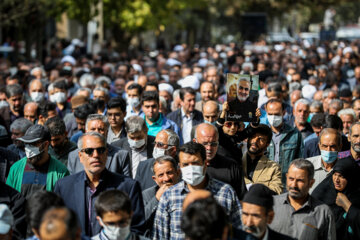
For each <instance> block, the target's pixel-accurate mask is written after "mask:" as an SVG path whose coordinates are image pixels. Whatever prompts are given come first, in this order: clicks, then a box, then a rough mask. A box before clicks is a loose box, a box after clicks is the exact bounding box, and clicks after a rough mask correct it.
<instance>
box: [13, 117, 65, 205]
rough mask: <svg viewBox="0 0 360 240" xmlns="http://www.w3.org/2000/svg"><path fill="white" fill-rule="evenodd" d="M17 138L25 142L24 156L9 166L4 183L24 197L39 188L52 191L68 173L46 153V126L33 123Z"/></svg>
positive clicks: (48, 141) (47, 135) (47, 133)
mask: <svg viewBox="0 0 360 240" xmlns="http://www.w3.org/2000/svg"><path fill="white" fill-rule="evenodd" d="M18 140H20V141H22V142H24V144H25V153H26V157H24V158H22V159H21V160H19V161H17V162H16V163H14V165H12V166H11V168H10V173H9V176H8V179H7V180H6V184H7V185H9V186H10V187H13V188H15V189H16V190H17V191H19V192H20V193H21V194H22V195H23V196H24V197H25V198H29V197H30V196H31V195H32V194H33V193H34V192H37V191H39V190H47V191H52V190H53V189H54V186H55V183H56V182H57V181H58V180H59V179H60V178H63V177H65V176H67V175H69V172H68V170H67V169H66V167H65V166H64V165H63V164H62V163H61V162H59V161H58V160H57V159H55V158H54V157H52V156H51V155H50V154H49V153H48V149H49V145H50V133H49V130H48V129H47V128H46V127H44V126H42V125H38V124H36V125H33V126H31V127H30V128H29V129H28V130H27V131H26V133H25V135H24V136H22V137H20V138H18Z"/></svg>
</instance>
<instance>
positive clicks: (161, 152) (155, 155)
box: [153, 147, 167, 158]
mask: <svg viewBox="0 0 360 240" xmlns="http://www.w3.org/2000/svg"><path fill="white" fill-rule="evenodd" d="M166 150H167V149H163V148H157V147H154V150H153V158H158V157H162V156H165V153H166Z"/></svg>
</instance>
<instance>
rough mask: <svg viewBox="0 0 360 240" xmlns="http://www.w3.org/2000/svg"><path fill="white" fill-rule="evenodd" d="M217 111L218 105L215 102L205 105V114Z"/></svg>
mask: <svg viewBox="0 0 360 240" xmlns="http://www.w3.org/2000/svg"><path fill="white" fill-rule="evenodd" d="M215 113H216V105H215V104H207V105H205V106H204V109H203V114H204V115H205V114H215Z"/></svg>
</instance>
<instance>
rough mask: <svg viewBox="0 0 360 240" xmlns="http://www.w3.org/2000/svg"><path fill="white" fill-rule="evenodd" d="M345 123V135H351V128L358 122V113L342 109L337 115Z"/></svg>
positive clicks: (349, 109)
mask: <svg viewBox="0 0 360 240" xmlns="http://www.w3.org/2000/svg"><path fill="white" fill-rule="evenodd" d="M337 115H338V116H339V117H340V118H341V121H342V123H343V134H344V135H345V136H348V135H349V129H350V126H351V125H352V124H353V123H354V122H355V121H356V113H355V111H354V110H352V109H351V108H345V109H341V110H340V111H339V112H338V114H337Z"/></svg>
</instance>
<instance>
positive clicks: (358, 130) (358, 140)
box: [339, 122, 360, 165]
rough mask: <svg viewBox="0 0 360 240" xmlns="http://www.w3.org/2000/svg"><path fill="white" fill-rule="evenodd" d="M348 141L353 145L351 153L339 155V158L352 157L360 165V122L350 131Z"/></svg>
mask: <svg viewBox="0 0 360 240" xmlns="http://www.w3.org/2000/svg"><path fill="white" fill-rule="evenodd" d="M348 140H349V142H350V143H351V148H350V150H349V151H344V152H340V153H339V158H345V157H350V158H351V159H353V160H354V161H355V162H356V163H357V164H358V165H360V122H355V123H353V124H352V125H351V127H350V129H349V136H348Z"/></svg>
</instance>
